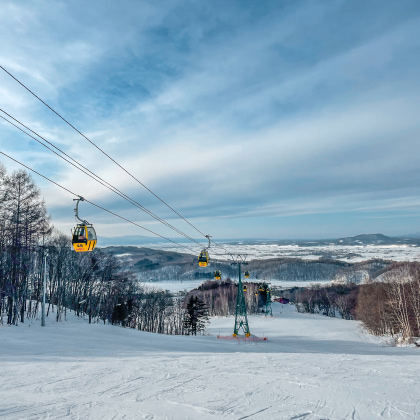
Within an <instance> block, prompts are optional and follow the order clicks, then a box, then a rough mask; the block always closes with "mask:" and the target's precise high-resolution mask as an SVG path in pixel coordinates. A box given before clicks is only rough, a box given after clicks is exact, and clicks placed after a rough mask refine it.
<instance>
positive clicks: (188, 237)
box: [0, 108, 201, 246]
mask: <svg viewBox="0 0 420 420" xmlns="http://www.w3.org/2000/svg"><path fill="white" fill-rule="evenodd" d="M0 111H1V112H3V113H4V114H6V115H7V116H8V117H10V118H12V119H13V120H14V121H16V122H17V123H18V124H20V125H21V126H23V127H25V128H26V129H27V130H29V131H30V132H32V133H33V134H35V135H36V136H38V137H39V138H41V139H42V140H44V141H45V142H46V143H48V144H49V145H51V146H52V147H54V148H55V149H56V150H59V151H60V153H62V154H63V155H64V156H66V157H68V158H69V159H71V160H72V161H73V162H75V163H76V164H77V165H79V166H80V167H81V168H83V169H80V168H79V167H78V166H76V165H75V164H74V163H72V162H70V161H69V160H68V159H66V158H64V157H63V156H61V155H59V154H58V153H57V152H55V151H54V150H52V149H51V148H50V147H48V146H47V145H45V144H43V143H42V142H41V141H39V140H38V139H37V138H35V137H33V136H31V135H30V134H29V133H27V132H26V131H24V130H22V129H21V128H20V127H18V126H17V125H15V124H13V123H12V122H11V121H9V120H8V119H7V118H4V117H3V116H2V115H0V118H2V119H3V120H5V121H6V122H8V123H9V124H11V125H13V126H14V127H16V128H17V129H18V130H20V131H22V132H23V133H25V134H26V135H27V136H29V137H31V138H32V139H34V140H35V141H36V142H38V143H39V144H41V145H42V146H44V147H46V148H47V149H48V150H50V151H51V152H53V153H54V154H56V155H57V156H58V157H60V158H61V159H63V160H65V161H66V162H68V163H70V164H71V165H73V166H74V167H75V168H76V169H78V170H79V171H81V172H83V173H84V174H86V175H88V176H90V177H91V178H92V179H94V180H95V181H96V182H98V183H100V184H101V185H103V186H104V187H106V188H108V189H109V190H111V191H112V192H114V193H115V194H117V195H119V196H120V197H122V198H124V199H125V200H126V201H128V202H129V203H130V204H132V205H134V206H136V207H138V208H139V209H140V210H142V211H143V212H145V213H146V214H148V215H149V216H151V217H153V218H154V219H155V220H157V221H159V222H161V223H162V224H164V225H165V226H167V227H169V228H170V229H172V230H174V231H175V232H177V233H178V234H180V235H181V236H184V237H185V238H187V239H189V240H190V241H192V242H195V243H196V244H197V245H200V246H201V244H200V242H198V241H197V240H195V239H194V238H191V237H190V236H188V235H187V234H186V233H184V232H182V231H180V230H179V229H178V228H176V227H175V226H173V225H171V224H170V223H168V222H167V221H166V220H164V219H162V218H161V217H159V216H157V215H155V214H154V213H153V212H151V211H150V210H148V209H147V208H146V207H144V206H143V205H141V204H140V203H138V202H137V201H135V200H134V199H132V198H131V197H129V196H128V195H126V194H125V193H123V192H122V191H121V190H119V189H118V188H116V187H114V186H113V185H112V184H110V183H109V182H107V181H105V180H104V179H103V178H101V177H100V176H99V175H96V174H95V173H94V172H92V171H91V170H89V169H88V168H86V167H85V166H83V165H82V164H81V163H79V162H78V161H77V160H75V159H73V158H72V157H71V156H69V155H68V154H67V153H65V152H64V151H63V150H61V149H60V148H58V147H57V146H55V145H54V144H53V143H51V142H50V141H48V140H46V139H45V138H44V137H42V136H41V135H39V134H38V133H36V132H35V131H33V130H32V129H30V128H29V127H27V126H26V125H25V124H23V123H21V122H20V121H19V120H17V119H16V118H14V117H13V116H11V115H10V114H8V113H7V112H6V111H4V110H3V109H1V108H0ZM86 171H87V172H89V173H87V172H86ZM96 178H97V179H96Z"/></svg>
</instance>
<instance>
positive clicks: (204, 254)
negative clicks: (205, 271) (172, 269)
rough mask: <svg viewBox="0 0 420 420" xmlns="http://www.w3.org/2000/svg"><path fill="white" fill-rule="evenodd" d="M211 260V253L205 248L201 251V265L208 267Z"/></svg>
mask: <svg viewBox="0 0 420 420" xmlns="http://www.w3.org/2000/svg"><path fill="white" fill-rule="evenodd" d="M209 261H210V258H209V253H208V252H207V251H206V250H205V249H203V250H202V251H201V252H200V255H199V256H198V265H199V266H200V267H207V266H208V265H209Z"/></svg>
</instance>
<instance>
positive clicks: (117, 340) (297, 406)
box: [0, 303, 420, 420]
mask: <svg viewBox="0 0 420 420" xmlns="http://www.w3.org/2000/svg"><path fill="white" fill-rule="evenodd" d="M273 312H274V315H275V317H273V318H265V317H264V316H261V315H254V316H249V323H250V329H251V334H254V335H256V336H259V337H268V340H267V341H262V342H252V343H245V342H236V341H231V340H218V339H217V338H216V336H217V335H223V336H228V335H230V334H232V329H233V323H234V319H233V318H232V317H227V318H212V320H211V324H210V326H209V328H208V329H207V332H206V334H207V335H204V336H196V337H195V336H167V335H159V334H152V333H145V332H140V331H136V330H132V329H128V328H121V327H116V326H111V325H103V324H91V325H89V324H88V322H87V320H85V319H80V318H76V317H75V316H74V315H73V314H69V313H68V314H67V318H68V319H67V321H62V322H59V323H57V322H55V321H54V314H50V316H49V317H48V318H47V325H46V327H44V328H42V327H41V326H40V322H39V320H35V321H31V322H25V323H24V324H20V325H19V326H18V327H10V326H5V325H3V326H1V327H0V374H1V381H0V396H1V397H0V418H4V419H63V418H69V419H179V420H186V419H236V420H239V419H250V420H256V419H290V420H292V419H306V420H321V419H331V420H332V419H362V420H371V419H420V348H413V347H405V348H401V347H390V346H387V345H386V344H385V343H384V341H383V340H382V339H380V338H378V337H374V336H371V335H369V334H367V333H365V332H363V330H362V328H361V327H360V324H359V323H358V322H356V321H345V320H341V319H337V318H327V317H323V316H319V315H309V314H300V313H297V312H296V309H295V307H294V306H291V305H281V304H279V303H275V304H273Z"/></svg>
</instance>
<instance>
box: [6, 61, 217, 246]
mask: <svg viewBox="0 0 420 420" xmlns="http://www.w3.org/2000/svg"><path fill="white" fill-rule="evenodd" d="M0 68H1V69H2V70H3V71H4V72H6V73H7V74H8V75H9V76H10V77H12V78H13V79H14V80H15V81H16V82H18V83H19V84H20V85H21V86H22V87H23V88H25V89H26V90H27V91H28V92H29V93H30V94H31V95H33V96H34V97H35V98H37V99H38V100H39V101H40V102H42V103H43V104H44V105H45V106H46V107H47V108H49V109H50V110H51V111H52V112H53V113H54V114H56V115H57V116H58V117H59V118H61V119H62V120H63V121H64V122H65V123H66V124H68V125H69V126H70V127H71V128H73V130H75V131H76V132H77V133H79V134H80V135H81V136H82V137H83V138H85V139H86V140H87V141H88V142H89V143H90V144H91V145H92V146H94V147H96V148H97V149H98V150H99V151H100V152H102V153H103V154H104V155H105V156H106V157H108V159H110V160H111V161H112V162H114V163H115V164H116V165H117V166H119V167H120V168H121V169H122V170H123V171H124V172H125V173H126V174H127V175H129V176H130V177H131V178H133V179H134V180H135V181H137V182H138V183H139V184H140V185H142V186H143V187H144V188H145V189H146V190H147V191H149V192H150V193H151V194H152V195H154V196H155V197H156V198H157V199H158V200H159V201H160V202H162V203H163V204H165V206H166V207H168V208H169V209H171V210H172V211H173V212H174V213H175V214H176V215H178V216H179V217H180V218H181V219H183V220H184V221H185V222H186V223H188V224H189V225H190V226H191V227H192V228H194V229H195V230H196V231H197V232H198V233H200V234H201V235H202V236H204V237H205V236H206V235H205V234H204V233H203V232H201V231H200V230H199V229H198V228H197V227H195V226H194V225H193V224H192V223H190V222H189V221H188V220H187V219H186V218H185V217H183V216H182V215H181V214H179V213H178V212H177V211H176V210H175V209H174V208H173V207H171V206H170V205H169V204H168V203H166V201H164V200H163V199H162V198H160V197H159V196H158V195H157V194H155V193H154V192H153V191H152V190H151V189H150V188H148V187H147V186H146V185H145V184H143V183H142V182H141V181H140V180H138V179H137V178H136V177H135V176H134V175H132V174H131V173H130V172H129V171H128V170H127V169H125V168H124V167H123V166H122V165H120V164H119V163H118V162H117V161H116V160H114V159H113V158H112V157H111V156H110V155H108V154H107V153H106V152H105V151H104V150H102V149H101V148H100V147H99V146H97V145H96V144H95V143H94V142H93V141H92V140H90V139H89V138H88V137H87V136H85V135H84V134H83V133H82V132H81V131H79V130H78V129H77V128H76V127H75V126H74V125H72V124H71V123H70V122H69V121H67V120H66V119H65V118H64V117H63V116H61V115H60V114H59V113H58V112H57V111H55V110H54V109H53V108H52V107H51V106H49V105H48V104H47V103H46V102H45V101H43V100H42V99H41V98H40V97H39V96H37V95H36V94H35V93H34V92H32V90H30V89H29V88H28V87H27V86H26V85H25V84H23V83H22V82H21V81H20V80H19V79H17V78H16V77H15V76H13V74H11V73H10V72H9V71H7V70H6V69H5V68H4V67H3V66H2V65H0ZM213 242H214V241H213Z"/></svg>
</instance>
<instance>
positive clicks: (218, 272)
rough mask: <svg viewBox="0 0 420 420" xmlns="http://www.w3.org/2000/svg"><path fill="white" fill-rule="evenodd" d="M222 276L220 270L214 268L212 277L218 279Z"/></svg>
mask: <svg viewBox="0 0 420 420" xmlns="http://www.w3.org/2000/svg"><path fill="white" fill-rule="evenodd" d="M221 278H222V273H221V272H220V270H216V271H215V272H214V279H215V280H220V279H221Z"/></svg>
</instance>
